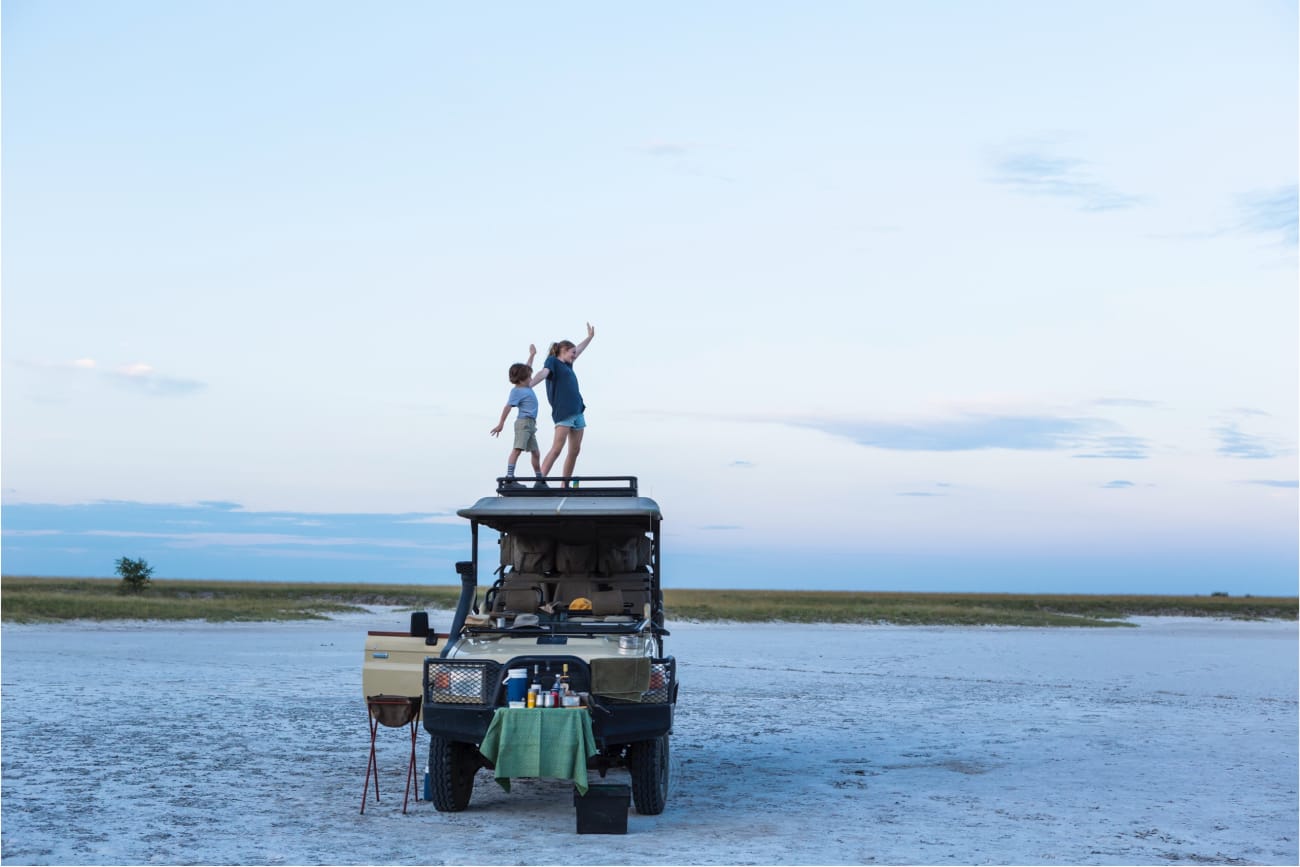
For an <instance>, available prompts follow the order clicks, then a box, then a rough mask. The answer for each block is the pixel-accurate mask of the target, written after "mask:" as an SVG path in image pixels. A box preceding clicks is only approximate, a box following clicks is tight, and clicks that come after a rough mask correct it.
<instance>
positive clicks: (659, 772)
mask: <svg viewBox="0 0 1300 867" xmlns="http://www.w3.org/2000/svg"><path fill="white" fill-rule="evenodd" d="M627 769H628V772H629V773H631V775H632V803H633V804H634V805H635V806H636V811H637V812H638V813H640V814H641V815H643V816H658V815H659V814H660V813H662V812H663V811H664V804H665V803H667V801H668V735H660V736H659V737H657V738H655V739H654V740H652V741H637V742H636V743H634V744H630V745H629V746H628V748H627Z"/></svg>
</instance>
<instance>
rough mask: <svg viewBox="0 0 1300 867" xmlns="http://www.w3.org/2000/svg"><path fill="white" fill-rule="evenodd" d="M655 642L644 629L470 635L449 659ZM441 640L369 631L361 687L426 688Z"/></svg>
mask: <svg viewBox="0 0 1300 867" xmlns="http://www.w3.org/2000/svg"><path fill="white" fill-rule="evenodd" d="M654 649H655V643H654V641H652V640H650V638H649V636H648V635H630V636H629V635H600V636H596V637H594V638H578V637H570V638H569V642H568V643H567V644H562V645H551V646H545V645H542V646H539V645H538V644H537V637H536V636H535V635H529V636H527V637H522V636H521V637H514V636H510V635H483V636H470V637H467V638H464V639H462V640H461V641H458V642H456V646H455V647H453V648H452V649H451V651H450V653H448V654H447V658H448V659H467V658H472V659H490V660H492V661H493V662H499V663H501V664H502V665H504V664H506V663H507V662H509V661H510V660H512V659H516V658H518V657H520V656H523V655H525V654H526V655H528V656H530V657H547V656H557V657H558V656H577V657H579V658H581V659H583V660H586V661H587V662H591V661H592V660H593V659H598V658H602V657H604V658H611V659H617V658H627V657H629V656H654ZM440 651H441V646H430V645H429V644H427V643H426V642H425V639H424V638H422V637H420V636H418V635H410V634H408V633H402V632H370V633H368V634H367V635H366V658H365V662H364V663H363V664H362V667H361V693H362V695H363V696H371V695H380V694H383V695H407V696H416V695H421V694H422V693H423V691H424V687H423V683H422V679H423V677H424V661H425V660H426V659H430V658H433V657H438V656H439V655H440Z"/></svg>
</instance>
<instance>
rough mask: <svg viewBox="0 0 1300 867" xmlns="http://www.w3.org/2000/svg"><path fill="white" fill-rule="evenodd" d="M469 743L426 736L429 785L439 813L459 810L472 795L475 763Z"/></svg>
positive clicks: (437, 736)
mask: <svg viewBox="0 0 1300 867" xmlns="http://www.w3.org/2000/svg"><path fill="white" fill-rule="evenodd" d="M476 752H477V751H476V750H475V749H474V746H473V745H472V744H466V743H461V742H460V741H452V740H448V739H447V738H444V737H442V736H440V735H430V736H429V788H430V789H431V790H432V794H433V806H434V808H435V809H436V810H437V811H438V812H440V813H459V812H460V811H461V810H463V809H465V808H466V807H468V806H469V798H470V795H472V794H474V774H475V773H476V772H477V771H478V767H479V762H478V756H477V755H476Z"/></svg>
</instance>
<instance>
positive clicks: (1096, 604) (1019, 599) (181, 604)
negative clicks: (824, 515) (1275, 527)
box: [0, 576, 1298, 629]
mask: <svg viewBox="0 0 1300 867" xmlns="http://www.w3.org/2000/svg"><path fill="white" fill-rule="evenodd" d="M459 593H460V590H459V588H457V587H451V586H424V585H410V584H300V583H289V582H285V583H269V582H261V581H175V580H155V581H153V582H152V583H151V584H150V585H149V588H148V589H147V590H145V591H144V592H142V593H139V594H134V593H123V592H122V591H121V581H119V580H117V579H112V578H32V577H26V576H5V577H4V578H3V579H0V616H2V617H3V619H4V620H5V621H10V622H17V623H37V622H55V621H62V620H207V621H211V622H223V621H274V620H305V619H324V618H328V617H329V616H330V615H331V614H337V613H341V612H347V611H359V610H362V609H363V607H364V606H368V605H395V606H399V607H402V608H409V609H412V610H419V609H426V608H429V609H449V608H454V607H455V605H456V599H457V597H458V596H459ZM664 606H665V609H666V612H667V615H668V618H669V619H670V620H700V621H710V620H714V621H716V620H730V621H738V622H749V623H754V622H766V621H786V622H795V623H897V624H908V625H968V626H976V625H997V626H1124V625H1129V624H1127V623H1125V621H1124V620H1123V618H1125V617H1132V616H1157V617H1158V616H1179V617H1224V618H1232V619H1238V620H1259V619H1282V620H1295V619H1296V614H1297V608H1298V602H1297V599H1296V598H1295V597H1266V596H1103V595H1089V594H1072V595H1060V594H1015V593H895V592H835V591H814V590H673V589H670V590H665V591H664ZM442 628H444V629H445V628H446V624H443V625H442Z"/></svg>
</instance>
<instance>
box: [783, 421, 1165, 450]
mask: <svg viewBox="0 0 1300 867" xmlns="http://www.w3.org/2000/svg"><path fill="white" fill-rule="evenodd" d="M794 424H797V425H799V426H803V427H811V428H815V429H817V430H820V431H823V432H824V433H828V434H831V435H833V436H840V437H845V438H846V439H850V440H852V441H854V442H856V443H858V444H859V445H863V446H868V447H871V448H879V449H890V450H894V451H931V452H963V451H979V450H982V449H1012V450H1017V451H1055V450H1065V449H1089V450H1093V451H1094V452H1096V454H1094V455H1093V456H1095V457H1124V458H1142V457H1146V441H1145V440H1142V439H1140V438H1138V437H1131V436H1121V435H1115V434H1112V433H1110V432H1111V431H1113V430H1115V428H1116V426H1115V424H1114V423H1113V422H1110V421H1107V420H1105V419H1100V418H1091V417H1071V416H1054V415H1005V414H1004V415H993V414H979V413H964V414H961V415H958V416H956V417H952V418H944V419H933V420H924V421H913V422H897V421H879V420H860V421H836V420H816V419H814V420H812V421H802V422H795V423H794Z"/></svg>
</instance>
